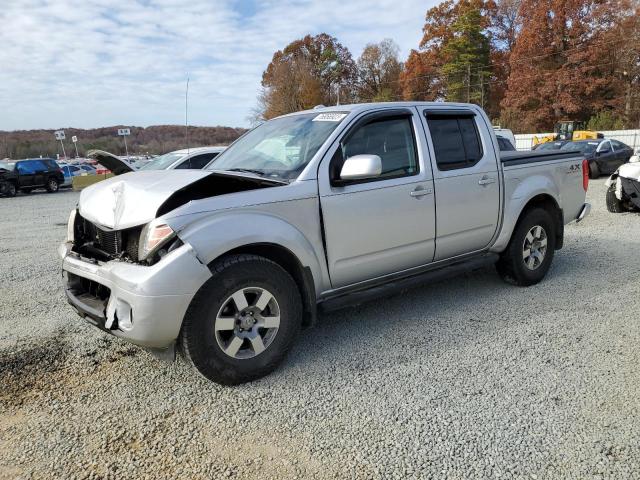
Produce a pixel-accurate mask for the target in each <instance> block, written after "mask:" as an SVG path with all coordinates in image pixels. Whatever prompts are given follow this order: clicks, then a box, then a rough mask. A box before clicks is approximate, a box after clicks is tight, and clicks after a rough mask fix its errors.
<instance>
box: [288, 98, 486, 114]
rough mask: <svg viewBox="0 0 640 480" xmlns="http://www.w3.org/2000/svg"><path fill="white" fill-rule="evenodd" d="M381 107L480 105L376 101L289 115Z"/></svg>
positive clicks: (320, 108)
mask: <svg viewBox="0 0 640 480" xmlns="http://www.w3.org/2000/svg"><path fill="white" fill-rule="evenodd" d="M380 107H398V108H403V107H404V108H407V107H440V108H443V107H444V108H447V107H454V108H473V109H478V108H480V107H478V105H475V104H473V103H453V102H415V101H414V102H374V103H350V104H348V105H332V106H328V107H327V106H324V105H318V106H317V107H315V108H313V109H310V110H302V111H300V112H294V113H290V114H289V115H299V114H301V113H322V112H359V111H366V110H371V109H373V108H380Z"/></svg>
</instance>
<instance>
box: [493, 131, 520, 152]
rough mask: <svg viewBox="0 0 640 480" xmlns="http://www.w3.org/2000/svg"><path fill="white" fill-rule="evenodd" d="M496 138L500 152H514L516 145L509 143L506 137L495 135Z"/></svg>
mask: <svg viewBox="0 0 640 480" xmlns="http://www.w3.org/2000/svg"><path fill="white" fill-rule="evenodd" d="M496 138H497V140H498V148H499V149H500V151H501V152H515V151H516V147H515V145H514V144H513V143H511V142H510V141H509V140H508V139H506V138H504V137H501V136H500V135H496Z"/></svg>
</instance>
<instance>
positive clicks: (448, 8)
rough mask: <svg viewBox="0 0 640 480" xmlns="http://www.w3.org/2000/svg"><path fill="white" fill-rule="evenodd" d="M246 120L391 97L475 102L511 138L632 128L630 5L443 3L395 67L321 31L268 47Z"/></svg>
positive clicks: (508, 0)
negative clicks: (582, 128) (560, 124)
mask: <svg viewBox="0 0 640 480" xmlns="http://www.w3.org/2000/svg"><path fill="white" fill-rule="evenodd" d="M261 85H262V88H261V92H260V94H259V97H258V105H257V108H256V109H255V112H254V115H253V119H254V120H266V119H269V118H273V117H275V116H278V115H282V114H285V113H290V112H293V111H297V110H302V109H308V108H313V107H314V106H316V105H321V104H322V105H334V104H337V103H353V102H378V101H396V100H426V101H461V102H472V103H476V104H478V105H481V106H482V107H483V108H484V109H485V110H486V111H487V113H488V114H489V116H490V117H491V119H492V121H494V122H495V123H497V124H500V125H502V126H503V127H508V128H511V129H513V130H514V131H515V132H539V131H549V130H550V129H552V128H553V125H554V124H555V123H556V122H557V121H559V120H564V119H569V120H577V121H584V122H586V123H587V124H588V126H589V128H593V129H603V130H604V129H620V128H640V4H639V3H638V2H637V1H636V0H542V1H540V0H536V1H533V0H489V1H485V0H458V1H454V0H447V1H444V2H442V3H440V4H439V5H437V6H435V7H433V8H431V9H429V10H428V11H427V12H426V16H425V24H424V27H423V37H422V40H421V41H420V43H419V45H417V47H416V48H415V49H412V50H411V51H410V53H409V55H408V57H407V58H406V59H404V60H402V59H400V57H399V47H398V45H397V44H396V43H395V42H394V41H393V40H391V39H385V40H382V41H381V42H379V43H370V44H368V45H366V47H365V48H364V50H363V52H362V54H361V55H360V57H359V58H357V59H354V58H353V56H352V55H351V53H350V52H349V50H348V49H347V48H346V47H345V46H344V45H342V44H341V43H340V42H339V41H338V39H336V38H335V37H332V36H331V35H329V34H326V33H321V34H319V35H315V36H312V35H307V36H305V37H304V38H302V39H298V40H295V41H293V42H291V43H290V44H289V45H287V46H286V47H285V48H284V49H283V50H279V51H277V52H276V53H275V54H274V55H273V59H272V60H271V62H270V63H269V65H268V66H267V68H266V70H265V71H264V72H263V75H262V84H261Z"/></svg>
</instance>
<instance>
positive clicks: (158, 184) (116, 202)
mask: <svg viewBox="0 0 640 480" xmlns="http://www.w3.org/2000/svg"><path fill="white" fill-rule="evenodd" d="M211 174H212V172H210V171H206V170H149V171H138V172H131V173H125V174H124V175H119V176H117V177H111V178H109V179H107V180H103V181H102V182H98V183H96V184H94V185H91V186H90V187H87V188H85V189H84V190H83V191H82V193H81V194H80V201H79V211H80V215H82V216H83V217H84V218H86V219H87V220H89V221H90V222H92V223H96V224H98V225H101V226H103V227H108V228H112V229H116V230H121V229H123V228H130V227H135V226H137V225H143V224H145V223H148V222H150V221H151V220H153V219H154V218H155V217H156V212H157V211H158V208H160V206H161V205H162V204H163V203H164V202H165V201H166V200H167V199H168V198H169V197H171V196H172V195H173V194H174V193H175V192H176V191H177V190H179V189H181V188H183V187H186V186H188V185H190V184H192V183H193V182H196V181H198V180H200V179H202V178H205V177H207V176H209V175H211Z"/></svg>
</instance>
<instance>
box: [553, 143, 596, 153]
mask: <svg viewBox="0 0 640 480" xmlns="http://www.w3.org/2000/svg"><path fill="white" fill-rule="evenodd" d="M596 148H598V142H569V143H565V144H564V145H563V146H562V148H560V150H572V151H575V150H577V151H579V152H580V153H593V152H595V151H596Z"/></svg>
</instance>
